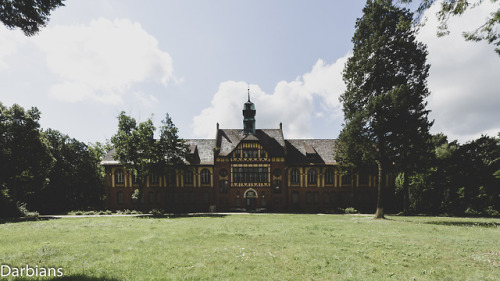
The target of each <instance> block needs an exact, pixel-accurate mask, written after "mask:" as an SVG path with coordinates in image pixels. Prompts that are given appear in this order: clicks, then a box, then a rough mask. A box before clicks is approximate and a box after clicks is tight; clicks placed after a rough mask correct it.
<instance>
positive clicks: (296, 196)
mask: <svg viewBox="0 0 500 281" xmlns="http://www.w3.org/2000/svg"><path fill="white" fill-rule="evenodd" d="M292 204H294V205H296V204H299V193H298V192H297V191H294V192H292Z"/></svg>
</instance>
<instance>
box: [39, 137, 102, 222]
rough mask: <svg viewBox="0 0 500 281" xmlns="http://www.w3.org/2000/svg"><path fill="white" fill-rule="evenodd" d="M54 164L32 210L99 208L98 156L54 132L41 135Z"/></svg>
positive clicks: (52, 210)
mask: <svg viewBox="0 0 500 281" xmlns="http://www.w3.org/2000/svg"><path fill="white" fill-rule="evenodd" d="M43 136H44V137H45V139H46V140H47V142H48V144H49V147H50V152H51V154H52V156H53V158H54V159H55V164H54V166H53V168H52V169H51V170H50V173H49V176H48V178H49V183H48V184H47V185H46V186H45V188H44V189H43V190H41V191H40V192H39V193H38V194H37V200H36V203H33V206H35V208H36V209H37V210H40V211H42V212H61V211H69V210H81V209H88V208H100V207H102V203H103V196H104V175H103V174H102V171H101V169H102V168H101V165H100V161H101V155H100V154H99V153H98V154H96V153H95V152H94V151H93V149H92V148H91V147H89V146H88V145H87V144H85V143H83V142H80V141H78V140H76V139H74V138H70V137H69V136H67V135H64V134H62V133H60V132H58V131H56V130H52V129H48V130H46V131H45V132H43Z"/></svg>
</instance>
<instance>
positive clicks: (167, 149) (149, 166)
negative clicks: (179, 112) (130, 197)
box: [111, 111, 188, 199]
mask: <svg viewBox="0 0 500 281" xmlns="http://www.w3.org/2000/svg"><path fill="white" fill-rule="evenodd" d="M155 131H156V127H155V126H154V125H153V121H152V120H151V118H149V119H148V120H146V121H144V122H141V123H139V124H137V121H136V120H135V119H134V118H132V117H130V116H128V115H126V113H125V112H124V111H122V112H121V113H120V115H119V116H118V131H117V132H116V134H115V135H113V137H112V138H111V143H112V144H113V147H114V149H115V154H114V156H113V157H114V158H115V159H116V160H119V161H120V162H121V163H122V165H123V166H124V167H125V168H126V169H127V170H130V171H132V172H134V173H135V176H136V178H137V180H138V183H139V186H140V188H142V187H144V185H145V184H146V179H147V177H148V176H149V175H151V174H154V173H161V172H163V170H164V169H165V168H167V167H168V166H172V165H182V164H184V160H185V159H187V156H188V146H187V144H186V143H185V142H184V140H182V139H181V138H179V136H178V129H177V128H176V127H175V125H174V123H173V122H172V119H171V118H170V116H169V115H168V114H167V115H166V116H165V119H164V120H162V125H161V126H160V130H159V139H155V138H154V133H155ZM139 195H140V190H139ZM136 199H137V198H136Z"/></svg>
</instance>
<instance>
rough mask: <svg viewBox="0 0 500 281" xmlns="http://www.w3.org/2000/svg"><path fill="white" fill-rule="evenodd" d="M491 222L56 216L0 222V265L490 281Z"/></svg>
mask: <svg viewBox="0 0 500 281" xmlns="http://www.w3.org/2000/svg"><path fill="white" fill-rule="evenodd" d="M499 223H500V220H498V219H479V218H474V219H465V218H439V217H389V219H388V220H374V219H373V218H372V216H371V215H370V216H365V215H283V214H271V215H228V216H215V217H204V216H199V217H182V216H181V217H170V218H168V217H166V218H148V217H143V218H135V217H103V218H96V217H94V218H64V219H55V220H46V221H37V222H19V223H6V224H2V225H0V263H2V264H8V265H10V266H17V267H20V266H25V265H26V264H29V265H30V266H36V265H37V266H39V267H42V266H45V267H48V266H54V267H62V268H63V269H64V273H65V276H66V277H65V278H66V279H61V280H79V279H70V278H71V276H73V277H75V276H76V277H78V278H80V279H83V280H100V279H99V278H103V277H106V278H108V280H171V279H173V280H446V279H448V280H497V279H498V276H500V266H499V264H500V254H499V253H500V243H498V241H499V240H498V238H499V237H500V228H499ZM76 277H75V278H76ZM4 278H5V277H4ZM68 278H69V279H68ZM85 278H87V279H85ZM6 280H9V279H8V278H7V279H6ZM30 280H36V279H33V278H31V279H30ZM55 280H59V279H55Z"/></svg>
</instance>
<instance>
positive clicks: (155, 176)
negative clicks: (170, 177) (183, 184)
mask: <svg viewBox="0 0 500 281" xmlns="http://www.w3.org/2000/svg"><path fill="white" fill-rule="evenodd" d="M159 182H160V177H158V174H156V173H154V174H151V175H150V176H149V183H150V184H154V185H157V184H158V183H159Z"/></svg>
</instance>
